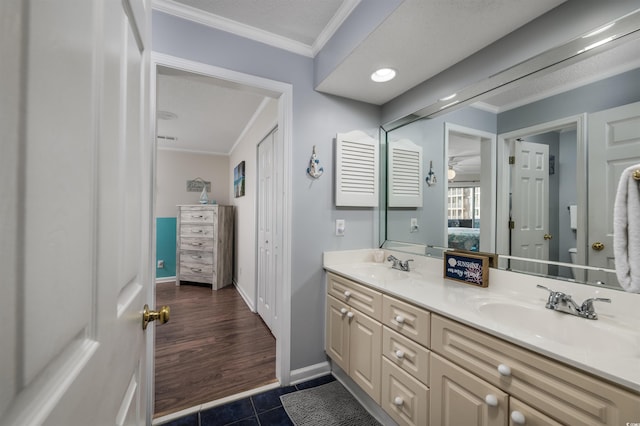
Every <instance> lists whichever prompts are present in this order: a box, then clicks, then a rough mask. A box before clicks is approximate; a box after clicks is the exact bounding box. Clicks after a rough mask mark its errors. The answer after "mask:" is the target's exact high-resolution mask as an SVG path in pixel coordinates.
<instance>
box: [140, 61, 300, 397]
mask: <svg viewBox="0 0 640 426" xmlns="http://www.w3.org/2000/svg"><path fill="white" fill-rule="evenodd" d="M151 62H152V73H151V75H152V79H151V87H152V96H151V98H152V99H151V104H152V105H154V106H155V105H156V104H157V97H156V90H157V87H158V86H157V78H158V73H159V69H161V68H163V69H165V68H166V69H174V70H179V71H182V72H187V73H194V74H197V75H199V76H200V77H211V78H214V79H218V80H222V81H224V82H225V83H226V84H228V85H230V86H233V87H236V88H238V89H242V90H253V91H255V92H256V93H260V94H262V95H263V96H264V97H265V98H267V97H268V98H271V99H275V101H276V107H275V108H276V111H277V114H276V115H277V121H276V123H274V124H277V126H278V129H280V130H279V132H278V137H277V138H276V139H275V143H276V145H277V148H278V149H277V150H276V151H275V152H276V153H277V157H278V158H277V159H276V160H277V164H279V165H280V166H281V167H280V169H279V170H278V173H279V176H281V178H280V179H278V180H277V181H276V182H275V183H276V185H277V186H276V188H275V193H276V197H274V199H273V204H274V208H277V215H278V217H280V218H281V220H282V224H283V225H282V227H281V232H280V233H279V235H278V237H279V238H280V241H277V242H275V241H274V243H276V244H277V245H278V248H279V253H280V255H279V256H278V257H277V258H274V259H273V260H272V262H273V265H272V267H273V269H274V270H277V271H290V257H291V256H290V240H289V238H288V237H285V236H287V235H291V232H290V225H287V224H290V223H291V221H290V220H286V219H287V218H289V217H290V215H291V204H290V193H291V184H290V179H285V178H284V177H285V176H289V175H290V173H291V172H290V166H288V165H289V164H291V162H290V161H287V159H288V158H290V156H291V120H290V117H291V115H292V88H291V86H290V85H288V84H285V83H280V82H274V81H271V80H266V79H262V78H258V77H255V76H250V75H245V74H241V73H237V72H233V71H229V70H225V69H221V68H218V67H213V66H209V65H206V64H201V63H195V62H191V61H186V60H183V59H180V58H175V57H171V56H167V55H161V54H156V53H154V54H152V60H151ZM222 102H223V101H222ZM151 112H152V114H151V115H152V125H153V128H155V123H156V118H157V117H156V111H155V108H152V111H151ZM272 125H273V124H272ZM154 133H155V132H154ZM156 136H160V135H156ZM237 142H238V141H236V144H237ZM157 148H158V140H156V141H155V143H154V145H153V153H152V155H153V158H154V162H153V163H154V167H153V180H154V182H155V181H156V176H157ZM235 148H236V147H235V146H234V147H233V149H235ZM252 152H253V154H252V157H253V159H254V160H255V157H256V154H255V152H256V146H255V144H254V147H253V151H252ZM234 161H235V160H234V159H233V155H231V156H230V160H229V165H228V168H229V169H230V170H231V172H230V173H232V172H233V167H234V166H235V163H234ZM255 172H256V168H255V167H254V169H253V173H255ZM248 174H249V172H247V182H251V180H250V179H249V176H248ZM156 197H157V190H156ZM255 197H256V194H255V188H254V193H253V194H249V190H248V189H247V195H246V196H245V197H243V198H244V200H242V199H241V201H243V202H248V203H249V204H250V205H251V206H252V207H253V208H251V209H245V210H251V214H250V215H249V216H250V217H251V218H252V219H251V220H250V221H249V222H247V221H245V220H244V216H243V217H241V218H240V219H241V221H240V222H238V223H236V229H238V227H239V226H242V229H250V230H251V232H250V233H249V234H250V235H252V237H250V238H244V237H242V238H243V243H244V244H247V241H250V242H251V243H252V244H253V247H254V249H252V250H251V252H252V253H255V251H256V250H255V248H256V247H257V245H256V243H255V241H256V238H257V230H256V229H257V227H256V215H255V201H256V200H255ZM155 201H156V200H155V199H154V217H155V216H156V214H155V213H156V212H155ZM230 201H231V202H233V198H230ZM251 201H253V204H252V203H251ZM236 206H237V204H236ZM238 210H239V208H238ZM245 213H246V212H245ZM274 216H275V213H274ZM236 238H238V236H236ZM154 243H155V235H154ZM154 245H155V244H154ZM245 253H247V252H246V251H243V256H244V255H245ZM236 257H237V256H236ZM249 257H250V258H252V259H251V261H252V262H253V264H254V265H253V267H254V270H255V259H254V258H253V257H254V256H251V255H250V256H249ZM235 263H236V268H237V269H236V273H237V274H238V275H242V274H244V275H245V276H246V277H247V280H246V282H249V283H252V286H253V287H252V288H247V287H246V286H245V288H244V289H243V288H239V287H240V286H237V287H238V290H239V291H238V293H240V295H241V296H242V298H243V299H244V302H245V303H246V305H248V306H249V308H250V309H251V311H253V312H256V310H257V308H256V293H257V287H256V282H257V280H256V274H255V272H253V271H251V270H250V269H251V268H245V269H243V268H242V266H240V267H238V265H237V260H236V262H235ZM247 269H249V271H248V270H247ZM280 276H281V279H279V280H278V288H277V292H276V296H275V297H276V298H277V300H276V301H275V302H276V303H277V304H278V306H279V315H278V316H277V317H276V318H275V319H274V322H273V324H272V327H273V329H274V330H275V331H276V332H277V333H283V335H288V334H289V328H290V326H289V323H288V321H287V319H288V318H289V317H290V306H289V304H288V303H284V301H285V300H290V297H289V295H290V285H291V284H290V274H288V273H281V274H280ZM236 278H237V276H236ZM209 291H211V290H209ZM276 332H274V335H277V334H276ZM289 352H290V345H289V343H288V342H286V341H284V339H278V340H277V341H276V362H275V364H276V365H275V375H276V378H277V380H278V382H279V383H280V384H283V385H287V384H289V375H290V371H289V370H290V367H289ZM150 357H152V355H151V356H150ZM187 362H188V361H187ZM149 374H150V375H152V374H153V372H150V373H149Z"/></svg>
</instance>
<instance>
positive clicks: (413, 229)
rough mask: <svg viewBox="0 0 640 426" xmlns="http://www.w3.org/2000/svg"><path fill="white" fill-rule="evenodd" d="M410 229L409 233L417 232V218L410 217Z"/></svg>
mask: <svg viewBox="0 0 640 426" xmlns="http://www.w3.org/2000/svg"><path fill="white" fill-rule="evenodd" d="M409 228H410V232H418V218H417V217H412V218H411V223H410V225H409Z"/></svg>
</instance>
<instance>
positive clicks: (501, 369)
mask: <svg viewBox="0 0 640 426" xmlns="http://www.w3.org/2000/svg"><path fill="white" fill-rule="evenodd" d="M498 373H500V375H501V376H505V377H508V376H510V375H511V368H510V367H509V366H508V365H506V364H500V365H499V366H498Z"/></svg>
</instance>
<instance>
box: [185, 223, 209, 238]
mask: <svg viewBox="0 0 640 426" xmlns="http://www.w3.org/2000/svg"><path fill="white" fill-rule="evenodd" d="M214 232H215V229H214V226H213V225H182V226H180V237H182V238H189V237H206V238H213V239H215V238H216V237H215V233H214Z"/></svg>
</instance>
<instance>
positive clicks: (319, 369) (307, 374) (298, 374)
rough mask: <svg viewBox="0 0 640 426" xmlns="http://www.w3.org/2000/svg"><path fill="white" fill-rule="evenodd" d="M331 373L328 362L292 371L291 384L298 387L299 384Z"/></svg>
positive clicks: (290, 375)
mask: <svg viewBox="0 0 640 426" xmlns="http://www.w3.org/2000/svg"><path fill="white" fill-rule="evenodd" d="M329 373H331V366H330V365H329V363H328V362H326V361H325V362H321V363H319V364H314V365H309V366H307V367H304V368H299V369H297V370H292V371H291V373H290V374H289V379H290V382H291V383H290V384H292V385H296V384H298V383H302V382H306V381H307V380H311V379H315V378H317V377H322V376H326V375H327V374H329Z"/></svg>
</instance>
